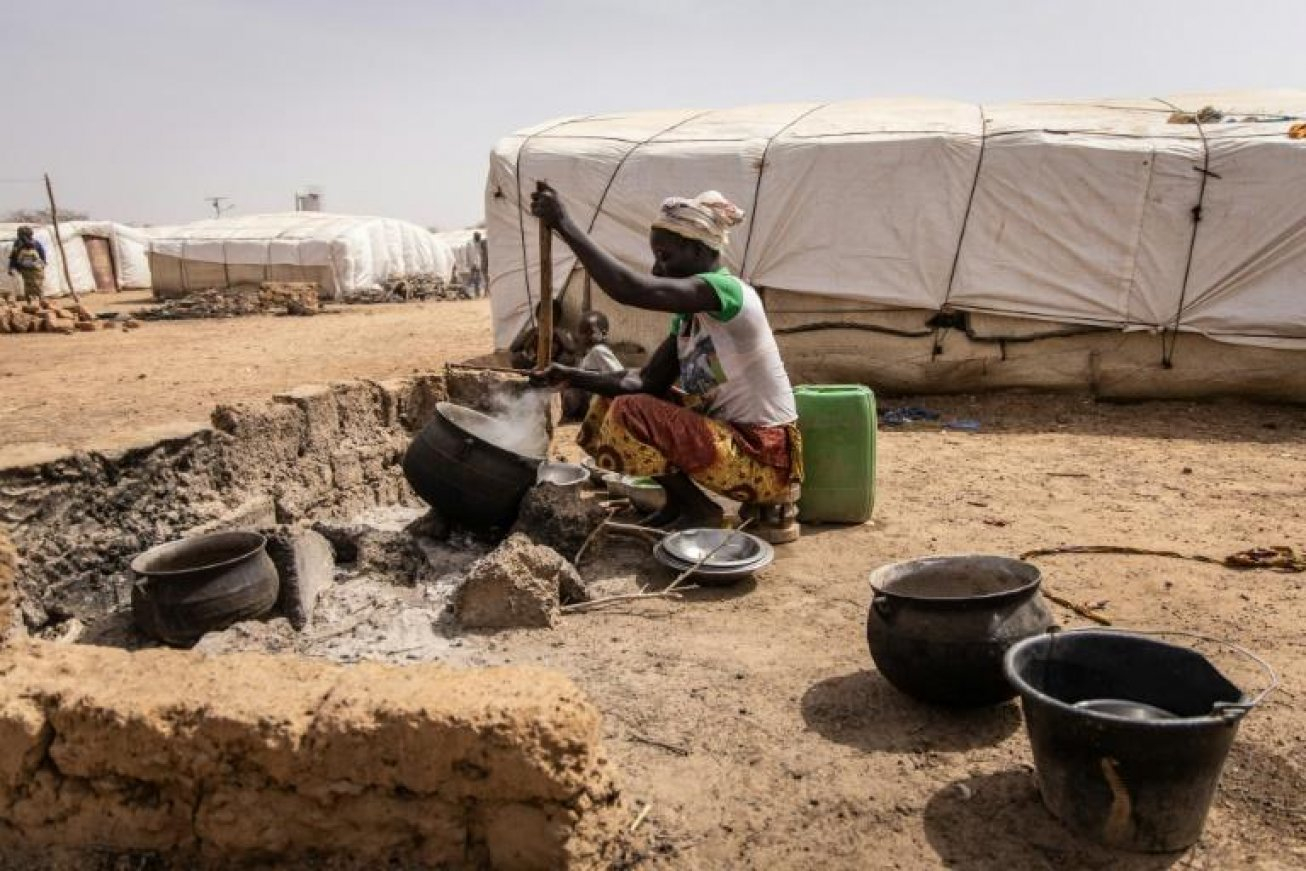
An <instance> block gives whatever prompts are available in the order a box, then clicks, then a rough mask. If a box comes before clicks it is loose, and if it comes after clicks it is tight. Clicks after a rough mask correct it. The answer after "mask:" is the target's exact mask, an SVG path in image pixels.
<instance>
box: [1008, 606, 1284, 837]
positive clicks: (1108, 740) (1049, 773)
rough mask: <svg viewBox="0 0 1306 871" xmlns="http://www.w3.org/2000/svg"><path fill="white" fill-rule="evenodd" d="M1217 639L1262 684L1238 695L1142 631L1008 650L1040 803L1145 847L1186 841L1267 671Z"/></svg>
mask: <svg viewBox="0 0 1306 871" xmlns="http://www.w3.org/2000/svg"><path fill="white" fill-rule="evenodd" d="M1164 634H1166V635H1176V636H1178V635H1183V636H1184V637H1189V638H1198V637H1199V636H1187V635H1186V634H1184V633H1164ZM1201 640H1204V641H1213V640H1214V639H1205V638H1203V639H1201ZM1216 643H1219V644H1222V645H1224V646H1226V647H1228V648H1230V649H1232V650H1234V651H1236V652H1238V653H1239V654H1242V655H1245V656H1247V657H1250V658H1251V659H1252V660H1254V661H1255V662H1256V663H1257V664H1259V665H1261V666H1262V667H1264V669H1265V670H1266V671H1267V672H1268V673H1269V675H1270V685H1269V687H1268V688H1267V689H1265V690H1264V691H1262V692H1261V693H1260V694H1259V695H1258V696H1257V697H1256V698H1255V699H1249V698H1248V697H1247V695H1246V694H1245V693H1244V692H1243V691H1242V690H1240V689H1239V688H1238V687H1237V686H1235V685H1234V684H1233V683H1232V682H1230V681H1229V680H1228V678H1226V677H1225V676H1224V675H1223V674H1221V673H1220V671H1219V670H1218V669H1217V668H1216V667H1215V666H1214V665H1212V664H1211V662H1210V661H1209V660H1207V659H1206V657H1205V656H1203V655H1202V654H1201V653H1199V652H1198V651H1197V650H1194V649H1193V648H1192V647H1185V646H1179V645H1175V644H1170V643H1167V642H1165V641H1162V640H1160V638H1158V637H1153V636H1151V635H1148V634H1145V633H1137V632H1125V631H1119V630H1098V629H1082V630H1075V631H1072V632H1059V633H1051V634H1047V635H1040V636H1036V637H1034V638H1028V639H1026V640H1024V641H1022V642H1020V643H1018V644H1016V645H1015V646H1013V647H1012V648H1011V650H1009V651H1008V652H1007V655H1006V660H1005V663H1004V664H1005V668H1006V673H1007V678H1008V679H1009V680H1010V681H1011V683H1012V685H1013V686H1014V687H1015V688H1016V690H1017V692H1018V693H1019V694H1020V698H1021V708H1022V710H1023V711H1024V716H1025V728H1026V730H1027V731H1028V732H1029V741H1030V745H1031V747H1032V748H1033V751H1034V765H1035V769H1036V770H1037V772H1038V781H1039V788H1040V790H1041V791H1042V794H1043V803H1044V804H1045V805H1047V808H1048V810H1049V811H1051V812H1052V814H1053V815H1054V816H1056V817H1057V818H1058V819H1060V820H1061V822H1062V823H1063V824H1065V825H1066V827H1067V828H1069V829H1071V830H1073V831H1074V832H1076V833H1078V834H1080V835H1083V836H1085V837H1088V838H1091V839H1093V840H1096V841H1099V842H1101V843H1103V844H1106V845H1108V846H1111V847H1118V848H1121V849H1125V850H1135V851H1139V852H1148V853H1164V852H1170V851H1174V850H1182V849H1184V848H1186V847H1189V846H1191V845H1192V844H1193V843H1195V842H1196V841H1197V839H1198V838H1199V837H1200V836H1201V834H1202V826H1203V825H1204V824H1205V822H1206V814H1207V811H1208V810H1209V809H1210V806H1211V799H1212V798H1213V797H1214V795H1215V788H1216V784H1217V783H1218V782H1219V779H1220V772H1221V770H1222V769H1223V768H1224V761H1225V757H1226V755H1227V754H1228V752H1229V747H1230V745H1231V744H1232V743H1233V739H1234V735H1235V734H1236V733H1237V731H1238V723H1239V721H1240V720H1241V719H1242V717H1243V715H1245V714H1246V713H1247V712H1248V711H1249V710H1250V709H1251V708H1252V707H1254V706H1255V705H1256V704H1258V703H1259V702H1260V700H1261V699H1262V698H1264V696H1265V694H1266V693H1268V692H1269V691H1270V689H1272V688H1273V687H1274V685H1275V683H1276V682H1277V679H1276V678H1275V677H1274V672H1273V671H1272V670H1271V669H1270V668H1269V666H1268V665H1265V663H1263V662H1262V661H1261V660H1259V659H1257V658H1256V657H1255V656H1252V654H1250V653H1248V652H1247V651H1245V650H1243V649H1242V648H1241V647H1237V646H1236V645H1231V644H1228V643H1227V642H1216Z"/></svg>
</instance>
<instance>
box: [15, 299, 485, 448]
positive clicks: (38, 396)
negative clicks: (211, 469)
mask: <svg viewBox="0 0 1306 871" xmlns="http://www.w3.org/2000/svg"><path fill="white" fill-rule="evenodd" d="M85 300H86V302H87V305H88V307H89V308H91V309H92V310H93V311H108V310H115V311H132V310H134V309H137V308H139V307H140V306H141V305H143V304H145V303H147V302H148V301H149V296H148V293H145V292H127V293H120V294H92V295H89V296H87V297H85ZM3 339H4V341H0V445H6V446H13V445H16V444H19V443H23V442H45V443H51V442H53V443H56V444H62V445H70V446H73V447H85V446H88V445H95V444H104V443H108V442H112V441H113V440H114V439H115V438H116V437H118V436H123V435H126V434H130V433H133V432H136V431H139V430H142V429H145V428H148V427H152V426H156V425H164V424H170V423H173V422H176V421H200V422H203V421H207V420H208V417H209V412H210V411H211V410H212V409H213V406H214V405H216V404H218V403H230V402H236V401H240V400H256V401H262V400H264V399H266V398H267V397H269V396H271V395H272V394H273V393H275V392H277V391H279V390H284V389H286V388H288V387H294V386H296V385H299V384H310V383H322V382H326V381H332V380H339V379H346V378H389V377H393V376H396V375H404V374H409V373H411V372H414V371H421V372H430V371H434V370H437V369H439V367H440V364H442V363H444V362H445V361H447V360H464V359H466V358H468V357H471V356H474V355H477V354H484V353H487V352H489V351H491V350H493V342H492V341H491V339H490V304H489V301H488V300H483V299H482V300H470V301H466V302H410V303H396V304H386V305H358V306H342V307H338V308H333V309H331V310H330V311H329V312H328V313H324V314H321V315H318V316H316V317H310V318H302V317H300V318H297V317H276V316H271V315H268V316H259V317H249V318H230V319H225V320H190V321H151V322H146V323H144V324H143V325H142V326H141V328H140V329H138V330H134V331H131V332H126V331H123V330H105V331H101V332H97V333H74V334H72V335H69V336H61V335H47V334H43V333H33V334H28V335H22V336H4V337H3Z"/></svg>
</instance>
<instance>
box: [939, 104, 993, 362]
mask: <svg viewBox="0 0 1306 871" xmlns="http://www.w3.org/2000/svg"><path fill="white" fill-rule="evenodd" d="M977 108H978V109H979V113H980V147H979V156H978V157H977V158H976V159H975V175H974V177H973V178H972V179H971V181H970V195H969V196H967V197H966V213H965V214H964V215H962V218H961V231H960V232H958V233H957V249H956V250H955V251H953V253H952V266H951V267H950V268H949V269H948V287H947V289H946V290H945V291H944V292H943V303H942V304H941V305H940V306H939V311H940V312H943V311H945V310H947V308H948V301H949V300H951V299H952V287H953V284H954V283H955V282H956V280H957V265H958V264H959V263H960V262H961V248H962V245H963V244H965V242H966V228H967V227H969V226H970V212H971V209H972V207H974V205H975V192H976V191H977V190H979V181H980V171H981V170H982V169H983V168H984V154H985V151H986V146H987V145H988V141H989V119H988V118H987V117H986V116H985V115H984V104H983V103H981V104H979V105H978V107H977ZM946 329H947V328H946V327H942V326H939V327H935V328H934V339H933V346H932V347H931V348H930V361H931V362H933V361H934V358H935V357H938V356H939V354H940V353H941V352H942V351H943V344H942V341H941V339H942V337H941V336H940V335H939V331H940V330H946Z"/></svg>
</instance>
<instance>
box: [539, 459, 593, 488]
mask: <svg viewBox="0 0 1306 871" xmlns="http://www.w3.org/2000/svg"><path fill="white" fill-rule="evenodd" d="M589 476H590V473H589V470H588V469H586V468H585V467H584V466H581V465H577V464H576V463H550V462H544V463H540V468H539V471H538V472H537V473H536V475H535V483H537V484H557V485H558V486H559V487H574V486H576V485H577V484H583V483H585V482H586V481H587V480H589Z"/></svg>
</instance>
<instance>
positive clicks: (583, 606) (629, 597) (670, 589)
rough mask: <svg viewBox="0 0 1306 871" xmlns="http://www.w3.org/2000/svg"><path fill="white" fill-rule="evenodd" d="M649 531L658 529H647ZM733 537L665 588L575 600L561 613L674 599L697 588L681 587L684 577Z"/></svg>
mask: <svg viewBox="0 0 1306 871" xmlns="http://www.w3.org/2000/svg"><path fill="white" fill-rule="evenodd" d="M752 522H753V519H752V518H751V517H750V518H749V519H748V520H745V521H744V522H743V523H741V524H739V526H737V527H735V528H734V529H733V530H731V531H732V532H742V531H743V529H744V527H745V526H748V524H750V523H752ZM604 525H609V524H604ZM613 525H619V526H629V524H613ZM633 528H637V529H641V530H642V529H646V527H642V526H641V527H633ZM649 531H660V530H649ZM733 538H734V536H733V535H727V536H726V537H725V538H723V539H721V543H720V544H718V545H717V546H716V547H714V548H712V549H711V550H710V551H708V552H707V553H705V554H703V556H701V557H699V560H698V562H696V563H694V564H693V565H692V566H690V567H689V568H687V569H685V570H684V571H683V572H681V573H680V574H679V575H678V576H677V577H676V579H675V580H674V581H672V582H671V584H670V585H669V586H667V588H666V589H663V590H658V591H656V592H653V593H645V592H644V591H643V590H641V591H640V592H638V593H623V594H622V595H619V596H604V597H603V598H601V599H591V600H590V601H588V602H577V603H576V604H574V605H564V606H563V608H562V613H564V614H574V613H576V612H577V611H588V610H590V609H591V608H598V607H600V606H602V605H610V604H612V603H613V602H631V601H635V600H637V599H675V598H679V597H680V594H681V592H683V591H685V590H693V589H697V587H694V586H683V587H682V586H681V584H683V583H684V582H685V579H686V578H688V577H689V576H690V575H692V574H694V572H696V571H698V570H699V569H701V568H702V567H703V563H705V562H707V561H708V560H710V559H711V558H712V557H714V556H716V554H717V551H719V550H721V548H723V547H725V546H726V545H727V544H729V543H730V541H731V540H732V539H733Z"/></svg>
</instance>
